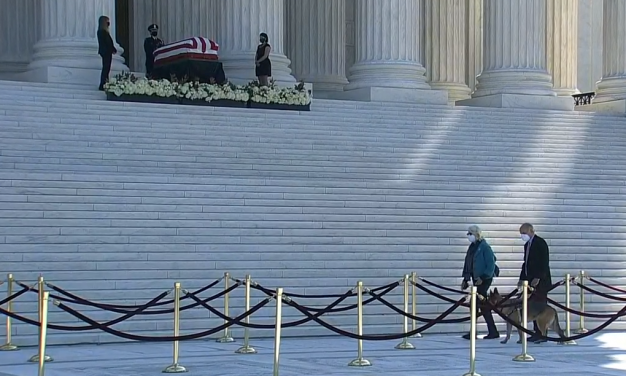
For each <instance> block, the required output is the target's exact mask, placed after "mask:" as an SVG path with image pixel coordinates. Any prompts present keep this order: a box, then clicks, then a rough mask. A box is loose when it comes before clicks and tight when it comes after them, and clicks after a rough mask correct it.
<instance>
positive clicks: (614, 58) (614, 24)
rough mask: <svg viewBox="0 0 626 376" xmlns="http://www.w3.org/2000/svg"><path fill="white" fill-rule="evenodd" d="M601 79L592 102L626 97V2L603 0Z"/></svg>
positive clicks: (621, 0)
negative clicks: (625, 49)
mask: <svg viewBox="0 0 626 376" xmlns="http://www.w3.org/2000/svg"><path fill="white" fill-rule="evenodd" d="M603 13H604V24H603V26H604V27H603V35H604V38H603V47H602V61H603V69H602V79H601V80H600V82H598V90H597V93H596V97H595V98H594V102H596V103H602V102H610V101H615V100H624V99H626V54H624V48H626V38H624V35H626V2H625V1H623V0H604V8H603Z"/></svg>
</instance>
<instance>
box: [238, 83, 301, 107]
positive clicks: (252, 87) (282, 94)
mask: <svg viewBox="0 0 626 376" xmlns="http://www.w3.org/2000/svg"><path fill="white" fill-rule="evenodd" d="M248 91H249V92H250V100H251V101H252V102H256V103H268V104H269V103H277V104H284V105H296V106H306V105H308V104H310V103H311V96H310V95H309V93H308V91H307V90H306V89H305V87H304V83H303V82H300V83H298V84H297V85H296V86H295V87H293V88H288V87H278V86H276V84H275V83H274V82H272V83H271V84H270V85H269V86H260V85H259V83H258V82H251V83H249V84H248Z"/></svg>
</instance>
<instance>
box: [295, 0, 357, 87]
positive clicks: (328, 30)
mask: <svg viewBox="0 0 626 376" xmlns="http://www.w3.org/2000/svg"><path fill="white" fill-rule="evenodd" d="M286 1H287V3H286V7H287V20H286V22H287V30H288V32H287V35H286V37H287V42H286V49H287V56H288V57H289V58H290V60H291V69H292V71H293V75H294V76H295V77H296V79H298V80H301V81H304V82H310V83H312V84H313V90H314V91H315V92H318V91H343V87H344V86H345V85H346V84H347V83H348V80H347V79H346V65H345V63H346V2H345V0H286Z"/></svg>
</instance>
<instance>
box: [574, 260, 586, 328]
mask: <svg viewBox="0 0 626 376" xmlns="http://www.w3.org/2000/svg"><path fill="white" fill-rule="evenodd" d="M585 278H586V277H585V271H584V270H581V271H580V274H579V275H578V283H580V284H581V285H584V284H585ZM580 312H582V313H585V290H584V289H583V288H582V287H581V288H580ZM587 332H588V330H587V329H585V316H582V315H581V316H580V318H579V319H578V330H577V331H576V333H577V334H585V333H587Z"/></svg>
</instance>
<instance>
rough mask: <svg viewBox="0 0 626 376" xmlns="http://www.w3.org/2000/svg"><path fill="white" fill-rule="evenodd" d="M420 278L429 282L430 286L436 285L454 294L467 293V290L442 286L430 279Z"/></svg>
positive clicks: (426, 282)
mask: <svg viewBox="0 0 626 376" xmlns="http://www.w3.org/2000/svg"><path fill="white" fill-rule="evenodd" d="M419 280H420V281H422V282H424V283H425V284H427V285H429V286H432V287H436V288H438V289H441V290H443V291H447V292H451V293H453V294H467V292H465V291H462V290H456V289H453V288H450V287H446V286H442V285H439V284H436V283H435V282H431V281H429V280H427V279H425V278H420V279H419Z"/></svg>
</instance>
